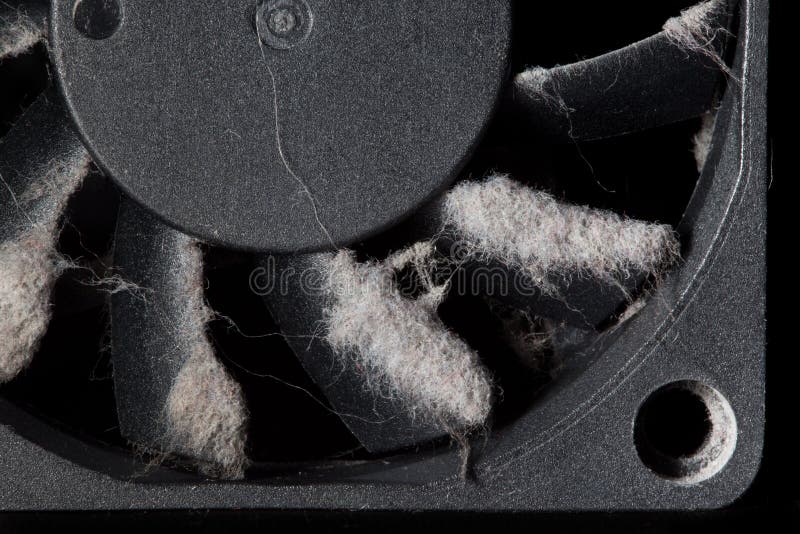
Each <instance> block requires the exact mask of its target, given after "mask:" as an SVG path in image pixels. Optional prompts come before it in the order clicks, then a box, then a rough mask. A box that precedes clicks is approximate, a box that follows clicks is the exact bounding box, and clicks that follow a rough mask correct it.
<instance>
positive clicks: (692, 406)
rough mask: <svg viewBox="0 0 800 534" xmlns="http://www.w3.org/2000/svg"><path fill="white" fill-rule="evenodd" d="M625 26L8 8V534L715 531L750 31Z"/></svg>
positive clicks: (752, 468)
mask: <svg viewBox="0 0 800 534" xmlns="http://www.w3.org/2000/svg"><path fill="white" fill-rule="evenodd" d="M637 5H638V4H637ZM583 9H586V10H587V12H588V13H590V14H591V13H592V10H599V11H604V10H607V9H608V8H607V7H605V6H604V7H597V6H595V7H589V6H584V7H583ZM642 11H643V12H642V14H641V16H642V17H644V16H645V13H644V12H645V11H646V12H647V13H646V15H647V16H650V17H652V18H653V20H658V25H657V26H656V27H655V28H656V29H658V27H661V29H660V31H655V32H653V31H650V29H647V25H644V27H643V28H638V27H633V28H632V29H631V28H628V29H627V31H626V32H622V33H621V34H623V35H625V39H631V37H632V36H635V37H634V38H633V39H631V40H635V39H637V38H641V40H639V41H638V42H635V43H634V44H627V46H625V44H626V43H622V42H618V41H617V40H615V35H614V30H615V27H614V26H613V25H610V26H609V27H607V28H605V29H601V30H598V29H597V28H594V29H593V30H591V29H590V26H589V25H586V27H582V26H578V28H579V31H581V32H584V33H585V34H586V35H585V36H583V37H582V38H581V37H575V35H574V34H573V35H571V36H562V37H561V38H560V39H559V37H558V36H557V31H554V30H553V28H550V27H549V26H550V25H551V24H552V23H553V20H556V19H557V17H558V16H559V15H560V16H562V17H563V16H567V15H568V14H569V8H568V6H553V5H549V3H544V2H522V1H512V0H446V1H445V0H373V1H370V2H358V1H348V0H340V1H326V0H241V1H236V2H227V3H222V4H221V3H218V2H210V1H198V2H172V3H162V2H156V1H149V0H147V1H145V0H142V1H139V2H131V1H125V0H64V1H60V0H53V1H52V2H48V1H44V0H39V1H30V2H15V3H7V2H4V3H2V4H0V61H2V62H3V65H2V67H0V68H3V69H6V68H10V67H8V66H9V65H10V66H12V67H13V65H14V63H15V62H20V61H24V62H27V63H26V64H27V66H28V67H30V68H29V70H32V71H34V72H40V76H39V78H40V79H39V80H38V82H30V81H28V82H25V81H23V80H22V79H21V78H18V79H15V78H14V77H12V76H11V75H10V74H8V73H0V74H4V75H3V78H2V80H3V82H2V83H3V84H4V87H3V90H4V91H10V90H11V89H9V87H11V86H13V85H14V84H17V86H18V87H19V88H23V87H25V88H27V89H25V90H23V89H19V92H20V93H25V91H29V92H30V95H28V96H22V95H20V96H19V98H18V99H13V104H12V105H10V106H5V107H6V108H7V109H4V113H11V114H14V113H16V111H17V110H18V108H19V107H20V106H21V107H24V108H25V109H24V111H23V112H22V114H21V116H20V117H13V126H11V128H10V129H9V130H8V132H7V133H6V134H5V136H4V137H3V138H2V141H0V182H2V183H0V186H2V187H0V210H1V211H0V382H2V383H5V385H3V386H2V389H0V458H2V460H1V461H0V471H2V475H3V476H2V477H0V508H2V509H31V508H35V509H122V508H124V509H130V508H165V509H166V508H169V509H175V508H194V507H203V508H229V507H235V508H241V507H247V508H273V507H274V508H283V509H286V508H303V509H320V508H322V509H342V508H358V509H460V510H619V509H638V510H654V509H695V508H712V507H718V506H722V505H725V504H727V503H730V502H732V501H733V500H735V499H736V498H738V497H739V496H741V495H742V494H743V492H744V491H745V490H746V489H747V488H748V486H749V485H750V483H751V481H752V479H753V477H754V476H755V474H756V473H757V471H758V468H759V462H760V457H761V450H762V443H763V421H764V414H763V400H764V371H763V367H764V344H765V341H764V293H765V260H764V258H765V256H764V241H765V220H766V219H765V214H766V200H765V191H766V179H765V176H766V163H765V159H766V157H765V154H766V149H765V146H766V142H765V130H766V123H765V79H766V76H765V72H766V11H767V6H766V2H765V1H761V0H742V1H741V2H738V3H737V2H734V1H726V0H705V1H703V2H700V3H697V4H695V5H692V3H690V2H686V3H678V4H677V5H676V4H672V3H669V5H663V6H657V7H647V9H644V8H642ZM615 16H618V15H615ZM618 18H619V21H618V24H621V25H625V24H628V23H627V22H625V21H626V20H628V19H623V18H620V17H619V16H618ZM604 20H608V17H606V19H604ZM601 33H604V34H605V40H604V41H603V42H602V43H595V44H594V47H593V46H592V44H591V42H592V39H595V38H596V37H597V35H599V34H601ZM653 33H654V34H653ZM650 34H653V35H650ZM648 35H650V36H649V37H648ZM571 39H572V40H574V42H581V39H584V41H583V42H585V43H589V45H587V46H586V47H585V49H584V52H583V53H584V54H585V53H592V54H593V55H595V57H593V58H592V59H582V60H580V61H577V62H569V63H566V64H559V63H565V62H566V61H569V60H570V59H572V58H571V57H570V56H565V55H563V53H562V52H561V51H560V49H561V48H563V46H562V45H564V43H567V42H569V41H570V40H571ZM574 42H571V44H574ZM609 45H613V46H616V47H618V48H617V49H616V50H614V51H611V52H608V48H606V49H603V47H604V46H609ZM571 50H575V48H574V47H573V48H571ZM37 69H38V70H37ZM45 69H46V71H47V72H46V74H47V75H45V73H44V72H45ZM7 72H10V71H7ZM34 78H35V77H34ZM34 88H38V89H34ZM38 93H40V94H38ZM10 120H11V119H10ZM695 134H696V135H695ZM692 136H694V139H693V140H692V139H691V138H692ZM692 143H693V144H692ZM690 144H692V146H693V151H690V150H689V148H690ZM626 161H627V165H628V166H627V167H626ZM593 164H594V165H598V166H599V167H602V168H595V167H593V166H592V165H593ZM609 169H611V172H607V171H608V170H609ZM620 169H627V170H625V171H623V172H622V174H621V175H620V176H618V177H616V178H615V177H613V176H612V177H611V178H608V176H607V175H610V174H611V173H613V172H619V170H620ZM632 170H635V171H636V172H637V173H639V174H640V176H639V177H638V179H631V178H630V174H631V171H632ZM698 171H699V173H698ZM698 174H699V177H698ZM86 354H88V355H89V356H88V357H87V356H86ZM109 354H110V362H108V363H107V364H106V363H102V364H101V363H100V362H104V360H103V358H106V357H108V355H109ZM87 363H88V368H87ZM98 365H108V367H109V370H110V374H109V379H108V380H104V381H101V382H102V384H100V385H98V384H96V382H95V381H94V380H93V377H95V376H96V371H97V366H98ZM65 397H66V398H65Z"/></svg>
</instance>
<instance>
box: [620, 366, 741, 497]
mask: <svg viewBox="0 0 800 534" xmlns="http://www.w3.org/2000/svg"><path fill="white" fill-rule="evenodd" d="M736 435H737V428H736V418H735V416H734V414H733V409H732V408H731V406H730V404H729V403H728V401H727V400H726V399H725V397H723V396H722V395H721V394H720V393H719V392H718V391H717V390H715V389H713V388H711V387H709V386H706V385H705V384H702V383H700V382H696V381H693V380H683V381H680V382H673V383H671V384H668V385H666V386H664V387H662V388H659V389H658V390H656V391H655V392H653V393H652V394H651V395H650V396H649V397H648V398H647V400H645V402H644V403H643V404H642V406H641V407H640V408H639V413H638V414H637V416H636V421H635V423H634V441H635V444H636V450H637V451H638V453H639V458H641V460H642V462H643V463H644V464H645V465H646V466H647V467H649V468H650V469H651V470H652V471H654V472H655V473H656V474H658V475H660V476H662V477H664V478H668V479H671V480H674V481H676V482H679V483H683V484H695V483H697V482H701V481H703V480H706V479H708V478H711V477H712V476H714V475H716V474H717V473H718V472H719V471H721V470H722V468H723V467H725V464H727V463H728V460H730V458H731V456H732V455H733V451H734V449H735V448H736Z"/></svg>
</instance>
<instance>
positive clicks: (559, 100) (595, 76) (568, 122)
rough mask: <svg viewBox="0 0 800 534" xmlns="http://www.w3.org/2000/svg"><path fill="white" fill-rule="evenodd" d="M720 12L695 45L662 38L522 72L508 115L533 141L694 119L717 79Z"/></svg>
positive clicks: (723, 23) (723, 19) (724, 22)
mask: <svg viewBox="0 0 800 534" xmlns="http://www.w3.org/2000/svg"><path fill="white" fill-rule="evenodd" d="M712 3H713V4H714V5H711V4H712ZM707 4H709V6H708V7H709V9H710V8H714V7H715V6H719V5H723V4H722V3H720V2H718V1H716V0H712V2H707ZM698 7H702V6H698ZM723 7H724V6H723ZM724 11H725V10H724V9H721V8H720V9H718V11H715V12H714V15H715V22H714V23H712V24H713V26H712V27H713V28H718V29H719V31H713V32H712V34H713V35H714V37H713V38H712V39H711V41H710V42H707V43H706V42H703V43H701V44H700V45H699V46H687V45H686V44H685V43H680V42H677V41H676V38H675V37H674V36H673V35H671V34H669V33H668V32H667V31H663V32H661V33H658V34H656V35H654V36H652V37H649V38H647V39H645V40H643V41H640V42H638V43H635V44H632V45H630V46H627V47H625V48H622V49H620V50H616V51H614V52H611V53H608V54H605V55H602V56H599V57H596V58H593V59H588V60H585V61H580V62H578V63H573V64H570V65H563V66H557V67H554V68H551V69H544V68H531V69H528V70H526V71H524V72H523V73H521V74H519V75H518V76H517V77H516V79H515V82H514V86H513V98H512V102H511V107H513V112H515V113H517V114H521V115H523V116H524V120H525V121H526V122H527V123H530V125H531V128H534V129H536V132H537V133H538V134H540V135H545V136H548V137H550V138H552V139H557V140H561V141H569V140H577V141H589V140H593V139H601V138H605V137H612V136H616V135H622V134H627V133H631V132H636V131H640V130H645V129H649V128H655V127H657V126H662V125H667V124H671V123H675V122H679V121H682V120H687V119H691V118H694V117H699V116H700V115H702V114H703V113H705V112H707V111H709V110H711V109H712V107H713V105H714V102H715V96H716V92H717V91H718V89H719V85H720V82H721V81H722V79H723V76H722V73H723V70H725V68H724V64H723V63H722V60H721V59H720V58H721V57H722V54H723V50H724V44H725V37H726V36H727V32H726V31H725V28H727V27H728V21H729V18H730V17H729V15H727V14H726V13H725V12H724Z"/></svg>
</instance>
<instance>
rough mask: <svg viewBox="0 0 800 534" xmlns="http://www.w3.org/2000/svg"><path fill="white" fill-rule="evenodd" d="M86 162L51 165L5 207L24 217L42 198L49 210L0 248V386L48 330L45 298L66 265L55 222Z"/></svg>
mask: <svg viewBox="0 0 800 534" xmlns="http://www.w3.org/2000/svg"><path fill="white" fill-rule="evenodd" d="M90 162H91V160H90V159H89V156H88V154H87V153H86V152H85V151H84V150H81V151H79V152H78V153H76V154H74V155H73V156H72V157H71V158H70V159H69V160H68V161H65V162H62V163H58V164H55V165H53V166H52V168H51V170H50V172H47V173H46V175H45V176H44V177H43V178H42V179H41V180H40V181H37V182H34V183H31V184H30V185H29V188H28V190H26V191H25V192H24V194H23V195H22V196H21V198H20V199H18V200H17V202H18V203H17V205H16V206H9V209H19V210H21V211H22V212H24V213H26V216H27V211H26V208H27V207H28V206H29V205H30V204H31V203H33V202H35V201H37V200H39V199H40V198H41V197H42V196H47V197H49V199H48V201H49V203H50V205H51V206H52V209H50V210H47V211H46V212H45V213H42V214H41V216H40V218H39V219H37V220H31V221H30V222H31V225H30V227H29V228H28V229H27V230H25V231H23V232H21V233H20V234H19V235H17V236H16V237H15V238H14V239H11V240H7V241H4V242H2V243H0V383H3V382H8V381H9V380H11V379H13V378H14V377H15V376H17V374H19V373H20V371H22V370H23V369H24V368H25V367H27V365H28V364H29V363H30V361H31V359H32V358H33V355H34V353H35V352H36V350H37V349H38V347H39V343H40V342H41V339H42V337H43V336H44V333H45V331H46V330H47V325H48V324H49V322H50V315H51V310H50V307H51V304H50V296H51V293H52V290H53V286H54V285H55V283H56V280H57V279H58V277H59V275H60V274H61V272H62V270H63V268H64V265H65V261H64V259H63V258H62V257H61V255H60V254H59V253H58V251H57V250H56V245H57V241H58V236H59V233H60V227H59V221H60V219H61V217H62V215H63V212H64V209H65V208H66V205H67V201H68V200H69V198H70V197H71V196H72V194H73V193H74V192H75V190H76V189H77V188H78V187H79V185H80V184H81V182H82V180H83V178H84V177H85V176H86V174H87V172H88V171H89V164H90ZM0 186H2V185H1V184H0Z"/></svg>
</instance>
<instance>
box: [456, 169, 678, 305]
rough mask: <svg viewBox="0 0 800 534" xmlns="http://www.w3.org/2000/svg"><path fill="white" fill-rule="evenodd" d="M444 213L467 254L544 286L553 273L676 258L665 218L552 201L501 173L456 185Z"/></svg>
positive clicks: (612, 269)
mask: <svg viewBox="0 0 800 534" xmlns="http://www.w3.org/2000/svg"><path fill="white" fill-rule="evenodd" d="M444 211H445V220H446V227H447V228H448V231H450V232H452V233H453V234H454V237H455V239H457V240H458V241H459V242H460V244H461V245H462V247H461V248H462V250H465V251H466V252H467V253H468V255H471V256H475V257H477V258H482V259H493V260H497V261H499V262H501V263H503V264H505V265H507V266H509V267H513V268H517V269H521V270H523V271H524V272H525V273H526V274H527V275H528V276H529V277H530V278H531V280H532V281H533V282H535V283H536V284H537V286H538V287H540V288H541V289H542V290H543V291H545V292H550V291H554V284H553V279H554V277H561V278H562V279H567V280H569V279H570V278H571V277H573V276H586V277H593V278H596V279H600V280H605V281H608V282H610V283H614V282H617V281H619V280H621V279H624V278H625V277H627V276H628V275H629V274H631V273H632V272H644V273H659V272H660V271H661V270H663V269H664V267H665V266H667V265H669V264H670V263H672V262H674V261H675V260H676V259H677V258H678V253H679V244H678V241H677V239H676V237H675V234H674V232H673V230H672V228H671V227H670V226H668V225H659V224H651V223H646V222H641V221H635V220H630V219H625V218H623V217H620V216H619V215H617V214H615V213H613V212H609V211H602V210H597V209H592V208H587V207H582V206H575V205H572V204H566V203H563V202H559V201H558V200H556V199H555V198H554V197H552V196H551V195H549V194H547V193H543V192H541V191H537V190H534V189H531V188H529V187H526V186H524V185H522V184H519V183H517V182H515V181H513V180H511V179H509V178H507V177H505V176H495V177H491V178H489V179H487V180H485V181H483V182H465V183H462V184H459V185H458V186H456V187H455V188H454V189H453V190H452V191H451V192H450V193H449V194H448V195H447V197H446V200H445V209H444Z"/></svg>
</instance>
